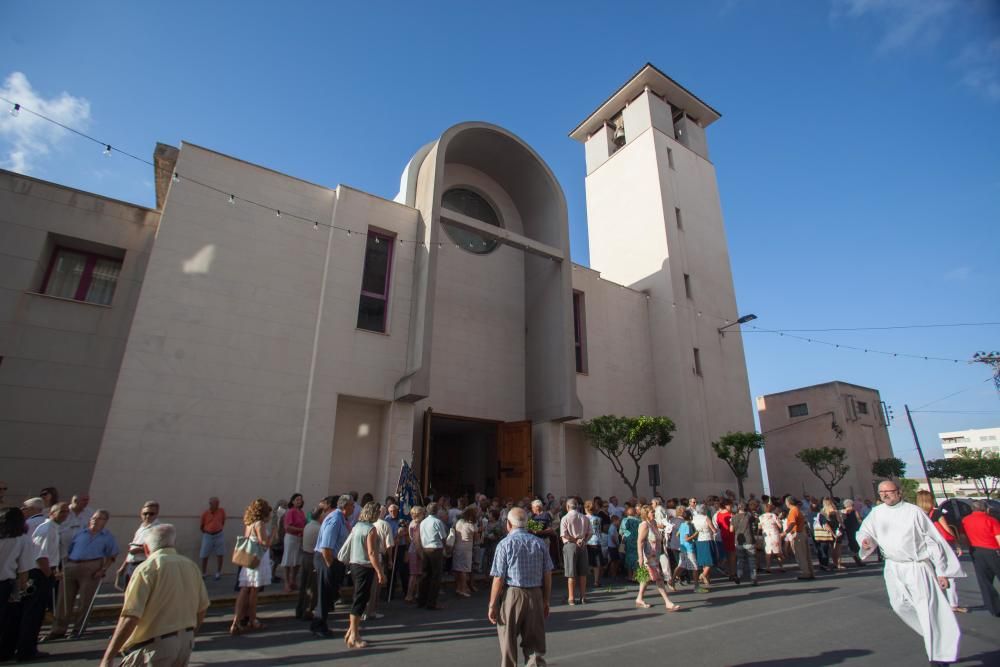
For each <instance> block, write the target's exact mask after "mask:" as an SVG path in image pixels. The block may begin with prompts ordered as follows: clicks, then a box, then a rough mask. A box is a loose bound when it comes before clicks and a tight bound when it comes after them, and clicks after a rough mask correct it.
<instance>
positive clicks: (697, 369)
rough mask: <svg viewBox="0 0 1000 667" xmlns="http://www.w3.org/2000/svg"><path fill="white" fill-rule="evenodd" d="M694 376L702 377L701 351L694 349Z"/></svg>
mask: <svg viewBox="0 0 1000 667" xmlns="http://www.w3.org/2000/svg"><path fill="white" fill-rule="evenodd" d="M694 374H695V375H701V351H700V350H699V349H698V348H694Z"/></svg>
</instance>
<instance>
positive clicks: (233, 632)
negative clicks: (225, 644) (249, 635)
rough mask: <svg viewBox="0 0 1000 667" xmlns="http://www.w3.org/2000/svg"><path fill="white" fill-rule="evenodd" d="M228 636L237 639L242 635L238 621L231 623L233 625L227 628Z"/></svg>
mask: <svg viewBox="0 0 1000 667" xmlns="http://www.w3.org/2000/svg"><path fill="white" fill-rule="evenodd" d="M229 634H230V636H232V637H239V636H240V635H241V634H243V629H242V628H241V627H240V624H239V621H233V624H232V625H231V626H229Z"/></svg>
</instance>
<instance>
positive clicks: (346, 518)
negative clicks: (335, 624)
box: [309, 494, 354, 638]
mask: <svg viewBox="0 0 1000 667" xmlns="http://www.w3.org/2000/svg"><path fill="white" fill-rule="evenodd" d="M324 503H326V505H327V506H328V507H329V506H333V505H334V504H336V507H337V509H335V510H333V511H332V512H330V513H329V514H327V516H326V518H325V519H323V523H322V525H321V526H320V529H319V538H318V539H317V540H316V552H315V554H314V555H313V564H314V565H315V566H316V588H317V598H318V600H319V615H317V616H313V620H312V624H311V625H310V626H309V629H310V631H311V632H312V633H313V634H314V635H315V636H317V637H321V638H328V637H333V636H334V635H333V632H332V631H331V630H330V626H329V625H327V622H326V619H327V618H328V616H329V615H330V612H331V611H332V610H333V605H334V603H336V601H337V598H338V597H340V584H341V582H343V581H344V574H345V566H344V563H341V562H340V561H339V560H337V553H338V552H339V551H340V547H342V546H343V545H344V542H346V541H347V536H348V535H349V534H350V532H351V524H350V517H351V513H352V512H354V499H353V498H351V496H349V495H346V494H345V495H343V496H340V498H339V499H338V498H334V497H333V496H329V497H327V498H326V499H325V500H324Z"/></svg>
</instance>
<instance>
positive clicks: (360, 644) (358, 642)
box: [347, 639, 368, 648]
mask: <svg viewBox="0 0 1000 667" xmlns="http://www.w3.org/2000/svg"><path fill="white" fill-rule="evenodd" d="M347 648H368V642H366V641H365V640H364V639H355V640H354V641H352V642H350V643H348V645H347Z"/></svg>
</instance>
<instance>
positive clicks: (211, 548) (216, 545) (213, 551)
mask: <svg viewBox="0 0 1000 667" xmlns="http://www.w3.org/2000/svg"><path fill="white" fill-rule="evenodd" d="M225 555H226V536H225V534H224V533H223V532H222V531H219V532H218V533H216V534H215V535H209V534H208V533H202V534H201V555H200V557H201V558H208V557H209V556H225Z"/></svg>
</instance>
